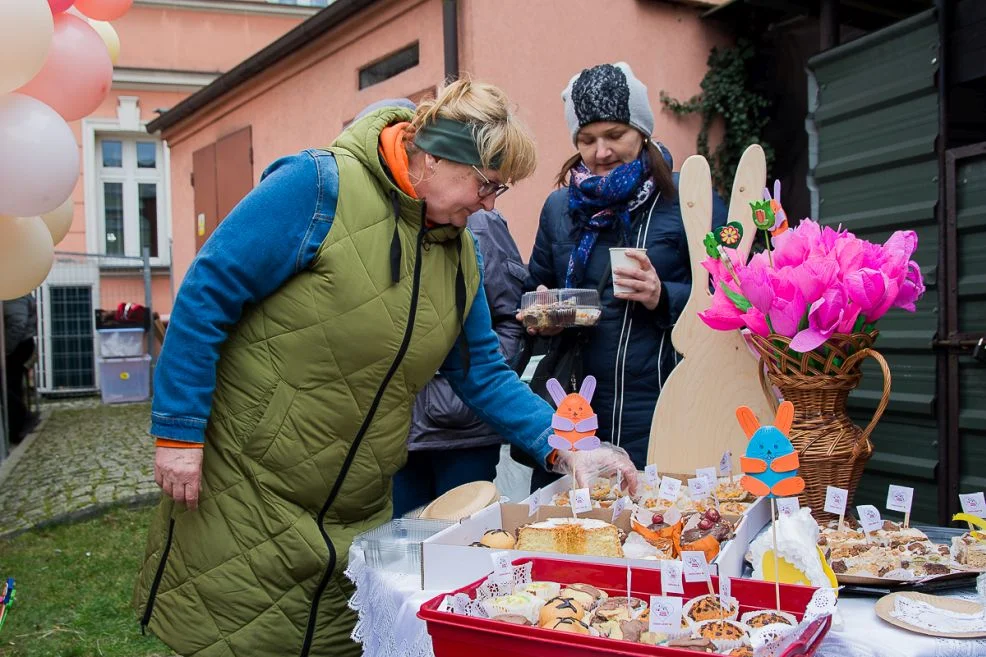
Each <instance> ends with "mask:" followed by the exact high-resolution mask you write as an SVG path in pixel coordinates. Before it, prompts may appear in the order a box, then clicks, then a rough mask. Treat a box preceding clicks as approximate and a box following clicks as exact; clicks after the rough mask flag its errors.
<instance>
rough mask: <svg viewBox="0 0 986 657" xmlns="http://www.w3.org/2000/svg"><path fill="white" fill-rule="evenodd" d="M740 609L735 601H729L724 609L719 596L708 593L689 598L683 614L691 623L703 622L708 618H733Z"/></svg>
mask: <svg viewBox="0 0 986 657" xmlns="http://www.w3.org/2000/svg"><path fill="white" fill-rule="evenodd" d="M738 611H739V610H738V609H737V607H736V604H735V603H733V602H727V603H726V607H725V609H724V608H723V606H722V602H721V600H720V598H719V596H717V595H712V594H706V595H702V596H699V597H697V598H692V599H691V600H689V601H688V602H687V603H686V604H685V608H684V609H683V610H682V616H683V617H684V618H686V619H688V621H689V622H691V623H701V622H702V621H707V620H721V619H726V620H732V619H734V618H736V613H737V612H738Z"/></svg>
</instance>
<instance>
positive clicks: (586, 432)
mask: <svg viewBox="0 0 986 657" xmlns="http://www.w3.org/2000/svg"><path fill="white" fill-rule="evenodd" d="M547 388H548V393H549V394H550V395H551V399H552V400H553V401H554V402H555V406H557V407H558V412H557V413H555V414H554V415H553V416H552V418H551V428H552V429H554V430H555V432H554V433H553V434H552V435H551V436H549V437H548V444H549V445H551V446H552V447H554V448H555V449H558V450H561V451H563V452H568V451H583V452H584V451H588V450H590V449H596V448H597V447H599V438H598V437H596V429H598V428H599V418H598V417H596V414H595V413H594V412H593V410H592V406H590V402H591V401H592V395H593V393H595V391H596V378H595V377H593V376H587V377H585V379H584V380H583V381H582V387H581V388H579V391H578V392H573V393H571V394H568V395H566V394H565V389H564V388H562V387H561V384H560V383H558V381H557V379H550V380H549V381H548V383H547Z"/></svg>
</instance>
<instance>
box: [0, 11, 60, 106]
mask: <svg viewBox="0 0 986 657" xmlns="http://www.w3.org/2000/svg"><path fill="white" fill-rule="evenodd" d="M53 33H54V21H53V19H52V17H51V9H49V8H48V3H47V2H45V0H16V2H0V62H2V64H0V94H5V93H7V92H9V91H13V90H14V89H16V88H17V87H20V86H21V85H24V84H27V83H28V82H30V81H31V78H33V77H34V76H35V75H37V74H38V71H40V70H41V67H42V66H44V63H45V57H47V55H48V47H49V46H50V45H51V36H52V34H53Z"/></svg>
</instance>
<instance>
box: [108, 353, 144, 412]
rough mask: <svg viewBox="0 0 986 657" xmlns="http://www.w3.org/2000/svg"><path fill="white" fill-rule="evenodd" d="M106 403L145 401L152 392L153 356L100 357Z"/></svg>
mask: <svg viewBox="0 0 986 657" xmlns="http://www.w3.org/2000/svg"><path fill="white" fill-rule="evenodd" d="M99 388H100V390H101V392H102V395H103V403H104V404H120V403H123V402H137V401H145V400H146V399H147V398H148V397H149V396H150V393H151V357H150V356H141V357H139V358H114V359H111V360H104V359H102V358H101V359H99Z"/></svg>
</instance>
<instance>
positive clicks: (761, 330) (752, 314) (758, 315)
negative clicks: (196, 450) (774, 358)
mask: <svg viewBox="0 0 986 657" xmlns="http://www.w3.org/2000/svg"><path fill="white" fill-rule="evenodd" d="M741 318H742V320H743V323H744V324H746V326H747V328H749V329H750V330H751V331H753V332H754V333H756V334H757V335H762V336H763V337H765V338H766V337H767V336H768V335H770V327H769V326H767V318H766V317H765V316H764V314H763V313H762V312H760V311H759V310H757V309H756V308H755V307H751V308H750V309H749V310H747V311H746V312H745V313H743V315H742V316H741Z"/></svg>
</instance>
